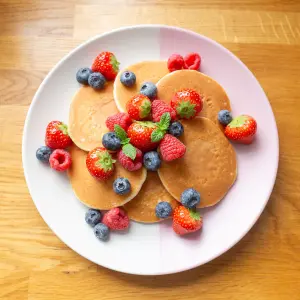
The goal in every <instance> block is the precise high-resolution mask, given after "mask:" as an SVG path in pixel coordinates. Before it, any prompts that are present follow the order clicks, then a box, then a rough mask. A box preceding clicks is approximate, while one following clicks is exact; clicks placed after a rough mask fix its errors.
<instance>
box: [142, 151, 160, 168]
mask: <svg viewBox="0 0 300 300" xmlns="http://www.w3.org/2000/svg"><path fill="white" fill-rule="evenodd" d="M143 163H144V167H145V168H146V169H147V170H148V171H156V170H158V169H159V167H160V165H161V160H160V157H159V155H158V153H157V152H156V151H150V152H147V153H145V154H144V158H143Z"/></svg>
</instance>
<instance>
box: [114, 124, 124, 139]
mask: <svg viewBox="0 0 300 300" xmlns="http://www.w3.org/2000/svg"><path fill="white" fill-rule="evenodd" d="M114 130H115V133H116V135H117V137H118V138H119V139H120V140H121V142H123V141H124V140H126V139H127V133H126V131H125V130H124V129H123V128H122V127H121V126H120V125H117V124H115V126H114Z"/></svg>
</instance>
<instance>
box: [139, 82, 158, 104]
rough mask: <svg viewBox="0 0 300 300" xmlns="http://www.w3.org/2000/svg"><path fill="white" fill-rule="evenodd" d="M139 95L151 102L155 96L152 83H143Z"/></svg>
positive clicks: (154, 86)
mask: <svg viewBox="0 0 300 300" xmlns="http://www.w3.org/2000/svg"><path fill="white" fill-rule="evenodd" d="M140 94H142V95H145V96H147V97H148V98H149V99H150V100H153V99H154V98H155V97H156V95H157V87H156V85H155V84H154V83H153V82H143V83H142V86H141V89H140Z"/></svg>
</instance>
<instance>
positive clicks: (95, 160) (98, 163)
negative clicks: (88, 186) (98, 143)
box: [86, 147, 116, 180]
mask: <svg viewBox="0 0 300 300" xmlns="http://www.w3.org/2000/svg"><path fill="white" fill-rule="evenodd" d="M115 162H116V161H115V160H113V159H112V157H111V155H110V154H109V152H108V151H107V150H106V149H105V148H104V147H97V148H95V149H93V150H91V151H90V152H89V153H88V155H87V157H86V167H87V169H88V171H89V172H90V174H91V175H92V176H93V177H95V178H96V179H98V180H106V179H108V178H109V177H110V176H111V175H112V174H113V172H114V163H115Z"/></svg>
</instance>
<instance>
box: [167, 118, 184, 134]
mask: <svg viewBox="0 0 300 300" xmlns="http://www.w3.org/2000/svg"><path fill="white" fill-rule="evenodd" d="M183 132H184V128H183V126H182V124H181V123H180V122H179V121H175V122H173V123H172V124H171V125H170V127H169V133H170V134H172V135H173V136H175V137H180V136H181V135H182V134H183Z"/></svg>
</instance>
